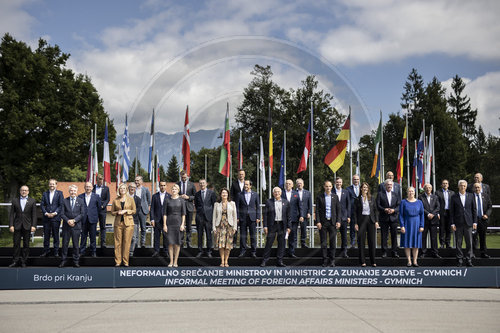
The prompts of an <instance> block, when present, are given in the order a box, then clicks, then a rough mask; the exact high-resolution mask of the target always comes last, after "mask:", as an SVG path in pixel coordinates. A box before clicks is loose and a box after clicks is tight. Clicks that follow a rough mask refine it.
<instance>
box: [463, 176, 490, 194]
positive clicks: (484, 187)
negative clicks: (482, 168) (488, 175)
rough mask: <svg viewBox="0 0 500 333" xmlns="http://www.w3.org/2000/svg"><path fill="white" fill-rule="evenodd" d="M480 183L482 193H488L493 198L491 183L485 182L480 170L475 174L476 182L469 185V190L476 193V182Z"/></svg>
mask: <svg viewBox="0 0 500 333" xmlns="http://www.w3.org/2000/svg"><path fill="white" fill-rule="evenodd" d="M476 183H479V184H480V185H481V193H486V194H487V195H488V196H489V197H490V198H491V190H490V185H488V184H485V183H483V175H482V174H480V173H479V172H478V173H476V174H475V175H474V182H473V183H472V184H469V186H467V192H470V193H476V189H475V188H474V184H476Z"/></svg>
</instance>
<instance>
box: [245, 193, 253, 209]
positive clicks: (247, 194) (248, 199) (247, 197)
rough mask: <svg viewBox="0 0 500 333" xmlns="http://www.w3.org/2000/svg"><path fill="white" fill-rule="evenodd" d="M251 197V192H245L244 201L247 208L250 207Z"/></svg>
mask: <svg viewBox="0 0 500 333" xmlns="http://www.w3.org/2000/svg"><path fill="white" fill-rule="evenodd" d="M251 197H252V192H245V201H246V202H247V206H248V205H250V198H251Z"/></svg>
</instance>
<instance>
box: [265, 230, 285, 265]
mask: <svg viewBox="0 0 500 333" xmlns="http://www.w3.org/2000/svg"><path fill="white" fill-rule="evenodd" d="M276 238H277V239H278V253H277V255H276V258H277V259H278V262H281V261H283V255H284V253H285V231H284V230H283V222H279V223H278V222H276V223H275V224H274V225H273V226H272V227H270V228H268V230H267V236H266V247H265V248H264V256H263V260H264V261H267V260H269V257H270V256H271V248H272V247H273V243H274V240H275V239H276Z"/></svg>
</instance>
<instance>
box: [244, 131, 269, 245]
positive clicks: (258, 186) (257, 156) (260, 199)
mask: <svg viewBox="0 0 500 333" xmlns="http://www.w3.org/2000/svg"><path fill="white" fill-rule="evenodd" d="M240 133H241V132H240ZM259 159H260V155H257V154H256V160H257V163H256V164H257V193H258V195H259V202H260V203H262V186H261V184H260V167H259V166H260V160H259ZM257 209H258V210H259V216H261V217H262V206H259V207H257ZM261 225H263V224H261ZM262 231H263V230H262V228H259V247H262V245H263V244H264V241H263V239H262Z"/></svg>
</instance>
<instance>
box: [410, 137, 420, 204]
mask: <svg viewBox="0 0 500 333" xmlns="http://www.w3.org/2000/svg"><path fill="white" fill-rule="evenodd" d="M417 160H418V157H417V146H416V143H415V155H413V171H412V175H411V186H413V187H414V188H417V164H418V163H417ZM415 195H416V193H415Z"/></svg>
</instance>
